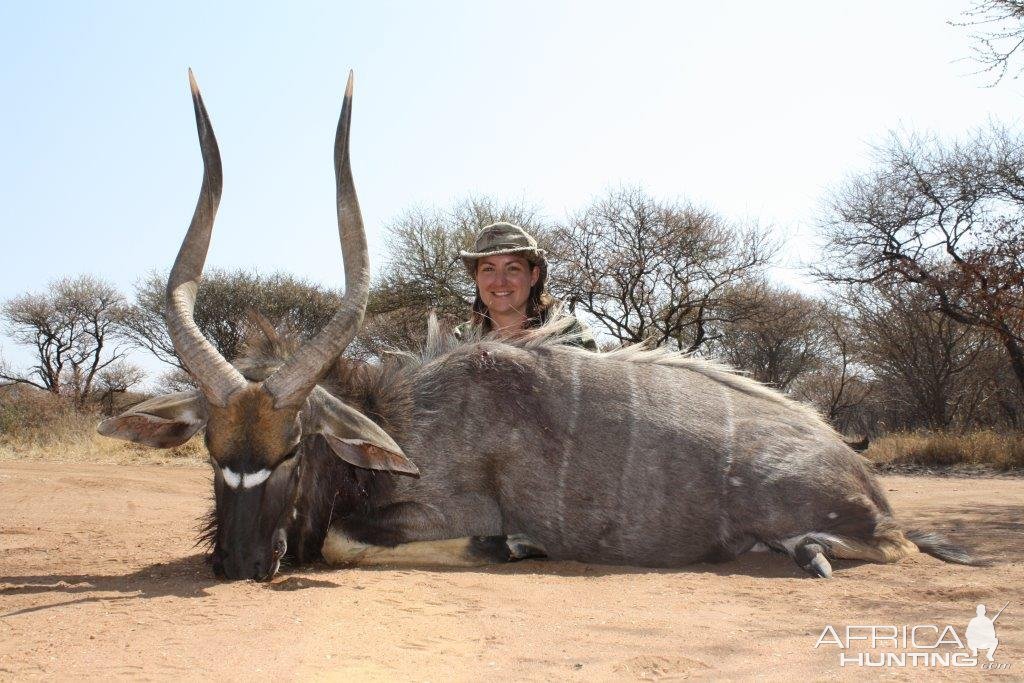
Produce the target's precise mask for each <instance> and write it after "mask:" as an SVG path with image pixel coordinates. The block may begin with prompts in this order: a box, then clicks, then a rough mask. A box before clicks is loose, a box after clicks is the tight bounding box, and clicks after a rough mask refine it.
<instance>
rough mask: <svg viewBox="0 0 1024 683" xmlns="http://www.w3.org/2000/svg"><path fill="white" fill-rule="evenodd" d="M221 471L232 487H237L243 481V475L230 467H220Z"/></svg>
mask: <svg viewBox="0 0 1024 683" xmlns="http://www.w3.org/2000/svg"><path fill="white" fill-rule="evenodd" d="M220 473H221V475H222V476H223V477H224V483H225V484H227V485H228V487H230V488H233V489H237V488H238V485H239V484H241V483H242V475H241V474H238V473H237V472H235V471H233V470H232V469H231V468H230V467H222V468H220Z"/></svg>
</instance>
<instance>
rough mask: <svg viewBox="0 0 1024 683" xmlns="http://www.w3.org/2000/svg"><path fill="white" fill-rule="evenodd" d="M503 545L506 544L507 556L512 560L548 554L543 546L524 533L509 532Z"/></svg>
mask: <svg viewBox="0 0 1024 683" xmlns="http://www.w3.org/2000/svg"><path fill="white" fill-rule="evenodd" d="M505 545H507V546H508V553H509V557H510V559H511V560H512V561H515V560H527V559H530V558H536V557H547V556H548V553H547V551H546V550H544V546H542V545H541V544H539V543H537V542H536V541H533V540H531V539H530V538H528V537H527V536H526V535H524V534H510V535H509V536H508V537H506V539H505Z"/></svg>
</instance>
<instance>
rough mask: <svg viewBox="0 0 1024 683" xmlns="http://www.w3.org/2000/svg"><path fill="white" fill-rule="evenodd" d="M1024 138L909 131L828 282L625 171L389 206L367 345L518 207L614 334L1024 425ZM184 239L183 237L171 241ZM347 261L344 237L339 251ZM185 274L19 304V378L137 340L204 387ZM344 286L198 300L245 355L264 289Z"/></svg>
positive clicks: (961, 416) (452, 319)
mask: <svg viewBox="0 0 1024 683" xmlns="http://www.w3.org/2000/svg"><path fill="white" fill-rule="evenodd" d="M1022 169H1024V142H1022V140H1021V138H1020V136H1018V135H1016V134H1014V133H1013V132H1011V131H1009V130H1007V129H1005V128H1001V127H998V126H995V125H992V126H989V127H987V128H985V129H983V130H979V131H976V132H975V133H973V134H972V135H971V136H969V137H967V138H965V139H964V140H961V141H956V142H951V143H950V142H941V141H938V140H935V139H931V138H927V137H922V136H907V137H897V136H894V137H892V138H891V139H890V141H889V142H888V143H887V144H885V145H882V146H880V147H878V148H877V149H876V159H875V165H874V167H873V168H872V169H871V170H870V171H868V172H866V173H864V174H862V175H860V176H856V177H851V178H850V179H848V180H847V181H846V182H844V183H843V184H841V185H840V186H838V187H836V188H835V189H834V190H833V191H832V192H831V193H830V195H829V197H828V199H827V202H826V203H825V205H824V208H823V209H822V211H821V215H820V221H819V225H818V228H819V235H820V238H821V242H822V244H823V250H822V257H821V260H820V261H819V262H817V263H815V264H814V265H813V266H812V267H810V268H809V271H810V272H811V273H812V274H813V275H814V276H815V277H816V278H817V279H818V280H819V281H820V282H821V283H823V287H824V291H825V292H826V294H825V295H824V296H822V297H820V298H815V297H811V296H807V295H805V294H802V293H800V292H796V291H792V290H789V289H786V288H783V287H780V286H779V285H778V284H775V283H773V282H772V281H770V280H769V279H768V277H767V275H766V271H767V268H768V267H769V266H770V265H771V264H772V263H773V260H774V259H775V257H776V256H777V254H778V252H779V250H780V245H779V244H778V243H776V241H775V240H774V238H773V237H772V233H771V231H770V229H768V228H767V227H765V226H760V225H757V224H756V223H748V224H742V223H737V222H735V221H731V220H729V219H727V218H724V217H722V216H720V215H717V214H715V213H714V212H712V211H709V210H707V209H705V208H702V207H700V206H699V205H696V204H690V203H687V202H680V201H669V200H665V199H661V198H657V197H654V196H651V195H650V194H649V193H647V192H646V191H644V190H643V189H642V188H639V187H621V188H615V189H612V190H609V191H607V192H605V193H604V194H603V195H601V196H599V197H597V198H596V199H595V200H594V201H593V202H592V203H591V204H590V205H589V206H586V207H584V208H582V209H581V210H579V211H577V212H576V213H573V214H571V215H569V216H566V217H565V218H563V219H562V220H557V221H555V220H549V219H547V218H545V217H544V215H543V214H542V213H541V212H540V211H539V210H538V209H536V208H534V207H531V206H528V205H526V204H524V203H521V202H519V203H517V202H512V203H502V202H499V201H496V200H493V199H491V198H487V197H471V198H469V199H466V200H464V201H461V202H459V203H457V204H455V205H453V206H450V207H445V208H434V209H422V208H421V209H414V210H410V211H408V212H406V213H404V214H402V215H401V216H399V217H398V218H397V219H396V220H394V221H393V222H392V223H391V224H390V225H388V226H386V235H387V245H388V253H389V254H390V260H389V261H388V262H387V263H386V264H385V266H384V268H383V270H382V272H381V275H380V276H379V277H378V278H377V279H376V281H375V283H374V286H373V290H372V292H371V295H370V302H369V305H368V309H367V316H366V322H365V324H364V327H363V330H362V333H361V334H360V336H359V338H358V339H357V342H356V343H355V344H353V345H352V347H351V348H350V349H349V351H348V353H350V354H353V355H357V356H360V357H363V358H367V359H372V358H373V357H376V356H380V355H381V354H382V353H384V352H385V351H386V350H388V349H390V348H403V349H415V348H416V347H418V346H419V344H420V343H421V342H422V339H423V337H424V335H425V321H426V317H427V315H428V313H429V312H430V311H435V312H436V313H437V314H438V315H439V316H440V317H441V318H442V319H443V320H446V321H448V322H449V323H456V322H458V321H461V320H463V319H465V317H466V316H467V313H468V310H469V304H470V302H471V301H472V297H473V294H474V288H473V283H472V281H471V280H470V278H469V277H468V275H467V273H466V272H465V271H464V269H463V266H462V263H461V261H460V260H459V259H458V252H459V250H460V249H461V248H465V247H467V246H468V245H469V244H470V243H471V242H472V239H473V236H474V235H475V234H476V232H477V231H479V229H480V228H481V227H482V226H484V225H487V224H489V223H492V222H495V221H498V220H507V221H510V222H513V223H517V224H519V225H522V226H523V227H525V228H526V229H527V230H528V231H530V232H531V233H533V234H535V235H536V236H537V237H538V239H539V241H540V242H541V244H542V246H545V247H546V248H547V250H548V254H549V260H550V264H551V268H550V273H549V280H548V283H549V289H550V291H551V292H552V294H553V295H554V296H555V297H557V298H559V299H560V300H562V302H563V303H564V305H565V306H566V307H567V308H568V310H570V311H572V312H574V313H575V314H576V315H577V316H579V317H581V318H582V319H584V320H585V321H586V322H588V323H589V324H590V325H591V326H592V328H593V329H594V331H595V332H596V333H597V336H598V337H599V339H600V340H601V341H602V342H603V344H604V345H605V346H608V347H611V346H617V345H619V344H635V343H648V344H655V345H665V346H669V347H672V348H675V349H679V350H680V351H684V352H690V353H697V354H701V355H707V356H715V357H718V358H720V359H722V360H724V361H726V362H728V363H730V364H732V365H733V366H735V367H736V368H738V369H740V370H743V371H745V372H747V373H749V374H750V375H751V376H752V377H754V378H756V379H758V380H760V381H762V382H765V383H766V384H770V385H772V386H775V387H777V388H778V389H780V390H782V391H785V392H787V393H789V394H790V395H792V396H794V397H796V398H798V399H800V400H803V401H807V402H810V403H812V404H814V405H816V406H817V407H818V408H819V409H820V410H821V411H822V413H823V414H824V415H826V416H827V418H828V419H829V420H830V421H832V423H833V424H834V425H835V426H836V427H837V428H838V429H840V430H842V431H845V432H848V433H859V434H878V433H880V432H887V431H898V430H913V429H922V428H923V429H930V430H973V429H978V428H995V429H1020V428H1021V426H1022V420H1024V228H1022V219H1024V214H1022V209H1024V171H1022ZM169 257H170V255H169ZM339 263H340V258H339ZM164 283H165V275H164V274H160V273H152V274H150V275H148V276H146V277H143V278H142V279H141V280H140V281H139V282H138V283H137V284H136V286H135V291H134V292H133V293H131V295H130V296H126V295H125V294H124V293H121V292H119V291H117V290H116V288H115V287H113V286H111V285H110V284H108V283H106V282H104V281H103V280H101V279H99V278H95V277H92V276H88V275H83V276H79V277H74V278H65V279H62V280H59V281H57V282H54V283H52V284H51V285H50V286H49V287H48V288H47V289H46V290H45V291H43V292H34V293H26V294H23V295H21V296H18V297H15V298H13V299H10V300H8V301H6V302H4V303H3V307H2V309H0V319H2V321H3V322H4V324H5V325H6V331H7V332H8V334H9V336H10V338H11V339H12V340H13V341H14V342H15V343H17V344H22V345H25V346H27V347H29V348H31V349H32V350H33V352H34V355H35V364H34V365H33V366H32V367H30V368H24V369H15V368H10V367H2V368H0V378H2V379H3V380H6V381H7V382H9V383H17V384H22V385H32V386H35V387H37V388H38V389H40V390H43V391H47V392H51V393H53V394H59V395H66V396H68V397H70V400H72V401H74V402H75V403H77V404H78V405H80V406H84V405H86V404H88V403H92V402H96V401H99V402H101V403H102V402H107V403H109V404H110V405H112V399H111V397H112V396H113V395H115V394H118V393H122V392H125V391H128V390H130V389H132V388H133V387H136V386H137V385H139V383H140V382H141V381H142V380H143V379H144V377H143V373H142V372H141V371H140V370H139V369H138V368H137V367H135V366H133V365H132V364H131V363H130V362H129V360H128V354H129V352H130V351H132V350H143V351H144V352H148V353H152V354H153V355H154V356H155V357H156V358H158V359H159V360H161V361H163V362H164V363H166V364H167V367H168V373H167V374H166V375H164V376H163V377H161V378H159V380H158V384H159V385H160V388H164V389H174V388H180V387H182V386H187V385H188V383H189V380H188V377H187V375H186V374H185V373H184V372H183V371H182V369H181V366H180V363H179V361H178V359H177V357H176V356H175V355H174V350H173V348H172V346H171V344H170V340H169V339H168V337H167V333H166V330H165V327H164V321H163V289H164ZM338 301H339V293H338V292H335V291H331V290H329V289H326V288H324V287H322V286H320V285H318V284H316V283H312V282H308V281H306V280H303V279H301V278H298V277H294V276H292V275H288V274H284V273H273V274H269V275H261V274H256V273H252V272H244V271H234V272H227V271H219V270H215V269H213V270H208V271H207V273H206V276H205V278H204V280H203V282H202V285H201V287H200V290H199V296H198V303H197V307H196V311H195V320H196V323H197V324H198V325H199V327H200V329H201V330H202V331H203V332H204V333H205V334H206V336H207V337H208V338H209V339H210V341H211V342H213V344H214V345H215V346H216V347H217V349H218V350H219V351H220V352H221V353H222V354H223V355H224V356H225V357H228V358H231V357H236V356H238V355H239V354H240V353H241V352H242V350H243V345H244V343H245V339H246V337H247V335H248V334H249V333H250V332H251V331H252V327H253V324H254V323H253V322H252V321H251V320H250V318H249V311H250V310H257V311H260V312H261V313H263V314H264V315H265V316H267V318H269V319H270V320H271V322H273V323H274V324H275V325H277V326H279V327H281V328H285V329H287V330H290V331H291V332H293V333H294V334H297V335H299V336H309V335H311V334H314V333H315V332H317V331H318V330H319V329H320V328H321V327H322V326H323V325H324V324H325V323H326V321H327V320H328V319H330V317H331V316H332V315H333V313H334V308H335V306H336V305H337V303H338Z"/></svg>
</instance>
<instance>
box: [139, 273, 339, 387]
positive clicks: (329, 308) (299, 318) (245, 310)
mask: <svg viewBox="0 0 1024 683" xmlns="http://www.w3.org/2000/svg"><path fill="white" fill-rule="evenodd" d="M166 286H167V277H166V275H164V274H162V273H151V274H150V275H149V276H147V277H146V278H144V279H143V280H141V281H140V282H138V283H137V284H136V286H135V304H134V305H133V306H131V307H130V309H129V310H128V311H127V315H126V316H125V319H124V331H123V334H124V335H125V337H127V338H128V339H129V340H131V342H132V343H133V344H134V345H135V346H137V347H139V348H143V349H145V350H147V351H149V352H151V353H152V354H153V355H154V356H156V357H157V358H158V359H160V360H161V361H163V362H165V363H167V364H168V365H171V366H173V367H174V368H177V369H180V370H184V367H183V366H182V364H181V361H180V360H179V359H178V357H177V355H176V354H175V352H174V345H173V344H172V343H171V338H170V336H169V335H168V333H167V324H166V322H165V321H164V297H165V289H166ZM340 301H341V296H340V295H339V294H338V293H337V292H335V291H333V290H330V289H327V288H325V287H322V286H320V285H316V284H313V283H311V282H308V281H306V280H303V279H301V278H297V277H294V276H292V275H288V274H286V273H271V274H269V275H261V274H258V273H254V272H251V271H242V270H239V271H223V270H217V269H215V268H211V269H208V270H207V271H206V272H205V273H204V275H203V279H202V281H201V282H200V284H199V292H198V295H197V297H196V307H195V313H194V316H193V317H194V319H195V321H196V325H198V326H199V329H200V330H201V331H202V332H203V334H204V335H205V336H206V338H207V339H209V340H210V342H211V343H212V344H213V345H214V346H215V347H216V349H217V351H219V352H220V354H221V355H222V356H224V357H225V358H237V357H238V356H240V355H241V353H242V350H243V346H244V343H245V340H246V338H247V337H248V336H249V335H250V334H251V333H252V332H253V331H254V329H253V322H252V319H251V317H250V312H252V311H256V312H259V313H262V314H263V315H264V316H266V317H267V319H268V320H270V321H271V323H272V324H273V325H275V326H278V327H282V328H284V329H287V330H290V331H292V332H294V333H296V334H298V336H299V337H301V338H307V337H311V336H313V335H315V334H316V333H317V332H319V331H320V330H321V329H323V328H324V326H325V325H326V324H327V322H328V321H330V319H331V318H332V317H333V316H334V313H335V311H336V310H337V308H338V305H339V303H340ZM178 377H179V378H180V377H181V376H180V375H179V376H178Z"/></svg>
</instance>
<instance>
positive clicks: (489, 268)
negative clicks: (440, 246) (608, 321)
mask: <svg viewBox="0 0 1024 683" xmlns="http://www.w3.org/2000/svg"><path fill="white" fill-rule="evenodd" d="M459 255H460V256H461V257H462V262H463V263H464V264H466V269H467V270H468V271H469V274H470V276H471V277H472V278H473V281H474V282H476V298H475V299H474V301H473V309H472V314H471V317H470V319H469V320H468V321H467V322H465V323H463V324H461V325H459V326H458V327H456V328H455V335H456V336H457V337H459V338H460V339H466V338H467V335H468V333H469V332H470V331H471V330H472V331H475V332H476V333H478V334H481V335H482V334H488V333H493V334H494V335H496V336H499V337H508V336H513V335H514V334H515V333H516V332H518V331H521V330H525V329H530V328H532V327H537V326H539V325H542V324H543V323H545V322H547V321H548V320H549V319H550V318H551V317H552V315H553V314H554V311H555V310H556V307H557V302H556V301H555V300H554V299H553V298H552V297H551V295H549V294H548V293H547V291H546V289H545V285H546V283H547V275H548V262H547V256H546V252H545V251H544V250H543V249H540V248H539V247H538V246H537V240H535V239H534V238H533V236H532V235H530V234H529V233H528V232H526V231H525V230H523V229H522V228H521V227H519V226H518V225H512V224H511V223H494V224H492V225H488V226H487V227H485V228H484V229H483V230H481V231H480V234H479V235H477V237H476V242H475V243H474V244H473V251H463V252H460V254H459ZM561 315H563V316H565V315H567V314H564V313H563V314H561ZM565 330H566V334H567V335H568V341H567V342H566V343H568V344H572V345H574V346H580V347H583V348H585V349H588V350H590V351H597V344H596V342H595V341H594V338H593V335H592V334H591V332H590V330H589V329H588V328H587V327H586V326H585V325H583V324H582V323H581V322H579V321H578V320H575V319H574V320H573V321H572V323H571V324H569V325H568V326H567V327H566V328H565Z"/></svg>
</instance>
